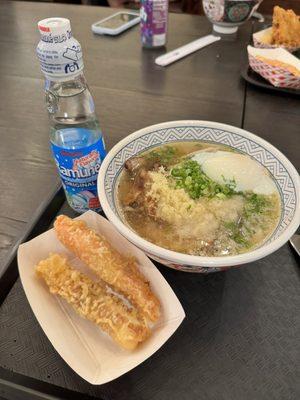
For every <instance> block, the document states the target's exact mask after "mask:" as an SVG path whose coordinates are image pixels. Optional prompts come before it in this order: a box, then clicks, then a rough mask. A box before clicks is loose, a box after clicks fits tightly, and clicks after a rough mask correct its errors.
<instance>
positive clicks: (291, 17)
mask: <svg viewBox="0 0 300 400" xmlns="http://www.w3.org/2000/svg"><path fill="white" fill-rule="evenodd" d="M272 44H275V45H281V46H286V47H300V17H299V16H298V15H296V14H295V13H294V11H293V10H284V9H283V8H281V7H279V6H275V7H274V10H273V26H272Z"/></svg>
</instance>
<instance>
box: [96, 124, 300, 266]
mask: <svg viewBox="0 0 300 400" xmlns="http://www.w3.org/2000/svg"><path fill="white" fill-rule="evenodd" d="M191 141H202V142H206V143H209V144H223V145H225V146H227V147H228V148H230V149H234V150H236V151H238V152H240V153H242V154H246V155H248V156H250V157H251V158H253V159H254V160H256V161H257V162H258V163H260V164H261V165H263V166H264V167H265V168H267V170H268V171H269V173H270V175H271V177H272V178H273V180H274V182H275V184H276V186H277V189H278V192H279V194H280V199H281V213H280V214H281V215H280V218H279V222H278V224H277V227H276V229H275V230H274V231H273V233H272V234H271V235H270V236H269V237H268V238H267V239H266V240H265V242H263V243H262V245H261V246H260V247H258V248H255V249H254V250H251V251H249V252H246V253H243V254H238V255H232V256H220V257H202V256H194V255H188V254H183V253H178V252H175V251H171V250H168V249H165V248H162V247H160V246H157V245H155V244H153V243H151V242H149V241H147V240H146V239H144V238H142V237H141V236H139V235H138V234H137V233H136V232H134V231H133V230H132V229H131V228H130V227H129V226H128V225H127V224H126V223H125V222H124V219H123V217H122V213H121V210H120V209H119V207H118V199H117V189H118V183H119V178H120V174H121V173H122V171H123V169H124V163H125V162H126V161H127V160H128V159H130V158H131V157H133V156H137V155H140V154H141V153H143V152H144V151H147V150H149V149H153V148H155V147H158V146H160V145H162V144H166V143H170V144H171V143H173V144H174V143H176V142H191ZM98 195H99V198H100V201H101V205H102V208H103V211H104V212H105V214H106V216H107V218H108V219H109V220H110V221H111V222H112V224H113V225H114V226H115V227H116V228H117V230H118V231H119V232H120V233H121V234H122V235H123V236H125V237H126V238H127V239H128V240H129V241H130V242H132V243H133V244H135V245H136V246H137V247H139V248H140V249H141V250H143V251H144V252H145V253H146V254H147V255H148V256H149V257H150V258H152V259H153V260H155V261H158V262H160V263H161V264H164V265H166V266H167V267H171V268H174V269H177V270H181V271H187V272H198V273H210V272H217V271H223V270H226V269H229V268H231V267H233V266H239V265H242V264H247V263H249V262H253V261H255V260H258V259H260V258H263V257H265V256H267V255H269V254H271V253H273V252H274V251H275V250H277V249H279V248H280V247H281V246H282V245H284V244H285V243H286V242H287V241H288V240H289V238H290V237H291V236H292V235H293V234H294V232H295V231H296V229H297V227H298V224H299V219H300V206H299V203H300V179H299V175H298V173H297V171H296V169H295V168H294V167H293V165H292V164H291V163H290V161H289V160H288V159H287V158H286V157H285V156H284V155H283V154H282V153H281V152H280V151H279V150H277V149H276V148H275V147H274V146H272V145H271V144H270V143H268V142H266V141H265V140H263V139H261V138H260V137H258V136H256V135H254V134H252V133H250V132H248V131H245V130H243V129H240V128H236V127H233V126H230V125H225V124H220V123H216V122H208V121H175V122H166V123H162V124H158V125H153V126H149V127H147V128H144V129H141V130H139V131H137V132H134V133H132V134H131V135H129V136H127V137H126V138H124V139H123V140H121V141H120V142H119V143H118V144H116V145H115V146H114V147H113V148H112V149H111V150H110V151H109V153H108V154H107V156H106V158H105V159H104V161H103V164H102V166H101V168H100V172H99V176H98Z"/></svg>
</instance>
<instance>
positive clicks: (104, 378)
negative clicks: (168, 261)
mask: <svg viewBox="0 0 300 400" xmlns="http://www.w3.org/2000/svg"><path fill="white" fill-rule="evenodd" d="M76 219H80V220H83V221H85V222H86V223H87V224H88V226H89V227H90V228H92V229H94V230H95V231H97V232H99V233H101V234H103V235H104V236H105V237H106V238H107V239H108V240H109V241H110V243H111V244H112V246H113V247H115V248H116V249H117V250H118V251H120V252H121V253H124V254H130V255H133V256H134V257H135V258H136V260H137V263H138V265H139V267H140V269H141V271H142V273H143V274H144V275H145V277H146V278H147V279H148V280H149V282H150V285H151V288H152V290H153V291H154V292H155V294H156V295H157V297H158V298H159V300H160V303H161V308H162V316H161V319H160V320H159V321H158V322H157V323H156V324H155V325H154V326H153V328H152V335H151V337H150V338H149V339H147V340H146V341H145V342H144V343H143V344H141V345H140V346H139V347H138V348H137V349H136V350H134V351H127V350H123V349H121V348H120V347H119V346H118V345H117V344H115V343H114V342H113V340H112V339H111V338H110V337H109V336H108V335H107V334H105V333H104V332H102V331H101V329H100V328H99V327H97V326H96V325H95V324H93V323H92V322H90V321H88V320H86V319H83V318H81V317H80V316H79V315H78V314H76V312H75V311H74V310H73V309H72V307H71V306H70V305H69V304H67V303H66V302H65V301H64V300H63V299H61V298H59V297H58V296H54V295H52V294H50V292H49V290H48V288H47V287H46V284H45V283H44V282H43V281H42V280H41V279H39V278H38V277H37V276H36V274H35V271H34V266H35V265H36V264H37V263H38V262H39V261H40V260H42V259H44V258H47V257H48V255H49V253H51V252H52V253H53V252H58V253H62V254H65V255H66V256H67V257H68V259H69V261H71V263H72V264H73V265H74V266H75V267H76V268H78V269H80V270H82V271H85V272H87V273H88V270H87V268H86V267H85V266H84V264H83V263H82V262H81V261H80V260H79V259H77V258H76V257H75V256H74V255H72V254H71V253H70V252H69V251H68V250H67V249H66V248H65V247H64V246H63V245H62V244H61V243H60V242H59V240H58V239H57V238H56V234H55V232H54V230H53V229H51V230H49V231H47V232H45V233H43V234H42V235H39V236H37V237H36V238H34V239H32V240H30V241H29V242H27V243H24V244H22V245H21V246H20V247H19V250H18V265H19V273H20V278H21V282H22V285H23V288H24V290H25V293H26V296H27V299H28V301H29V303H30V306H31V308H32V310H33V312H34V314H35V316H36V318H37V320H38V322H39V324H40V326H41V327H42V329H43V330H44V332H45V334H46V335H47V337H48V339H49V340H50V342H51V343H52V345H53V347H54V348H55V349H56V351H57V352H58V353H59V354H60V356H61V357H62V358H63V359H64V360H65V361H66V363H67V364H68V365H69V366H70V367H71V368H72V369H73V370H74V371H75V372H76V373H77V374H78V375H80V376H81V377H82V378H84V379H85V380H87V381H88V382H90V383H92V384H103V383H106V382H109V381H111V380H113V379H115V378H117V377H119V376H121V375H123V374H124V373H126V372H128V371H130V370H131V369H132V368H134V367H136V366H137V365H139V364H140V363H142V362H143V361H145V360H146V359H147V358H148V357H150V356H151V355H152V354H153V353H155V352H156V351H157V350H158V349H159V348H160V347H161V346H162V345H163V344H164V343H165V342H166V341H167V340H168V339H169V338H170V336H172V334H173V333H174V332H175V331H176V329H177V328H178V327H179V325H180V324H181V322H182V321H183V319H184V317H185V313H184V310H183V308H182V306H181V304H180V302H179V300H178V299H177V297H176V295H175V294H174V292H173V291H172V289H171V287H170V286H169V285H168V283H167V282H166V280H165V279H164V278H163V276H162V275H161V273H160V272H159V271H158V269H157V268H156V267H155V266H154V264H153V263H152V262H151V261H150V260H149V258H148V257H146V255H145V254H144V253H143V252H142V251H140V250H139V249H138V248H136V247H135V246H134V245H133V244H131V243H130V242H128V241H127V239H125V238H124V237H123V236H121V235H120V234H119V233H118V232H117V230H116V229H115V228H114V227H113V225H112V224H111V223H110V222H109V221H107V220H106V219H105V218H103V217H101V216H100V215H98V214H96V213H94V212H92V211H88V212H87V213H85V214H83V215H81V216H80V217H78V218H76Z"/></svg>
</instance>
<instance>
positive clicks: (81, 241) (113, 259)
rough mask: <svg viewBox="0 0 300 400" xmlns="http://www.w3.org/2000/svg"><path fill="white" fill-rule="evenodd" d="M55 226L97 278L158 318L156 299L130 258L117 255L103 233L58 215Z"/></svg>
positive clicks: (70, 247)
mask: <svg viewBox="0 0 300 400" xmlns="http://www.w3.org/2000/svg"><path fill="white" fill-rule="evenodd" d="M54 228H55V231H56V234H57V237H58V239H59V240H60V241H61V242H62V244H63V245H64V246H66V247H67V248H68V249H69V250H70V251H72V252H73V253H74V254H75V255H76V256H77V257H78V258H79V259H80V260H81V261H83V262H84V263H85V264H86V265H87V266H88V267H89V268H90V269H91V270H92V271H94V272H95V273H96V274H97V276H98V277H99V278H100V279H102V280H103V281H104V282H106V283H107V284H108V285H110V286H111V287H112V288H113V289H115V290H116V291H119V292H120V293H122V294H124V296H126V297H127V298H128V299H129V300H130V302H131V303H132V304H133V305H134V306H136V307H137V308H138V309H139V310H140V312H141V313H142V314H143V315H144V316H145V317H146V318H147V319H148V320H150V321H152V322H155V321H157V320H158V318H159V316H160V304H159V301H158V299H157V298H156V296H155V295H154V294H153V292H152V291H151V288H150V285H149V283H148V282H147V281H146V279H145V277H144V276H143V275H142V274H141V273H140V272H139V270H138V267H137V265H136V262H135V261H134V259H133V258H132V257H131V258H130V257H125V256H123V255H122V254H120V253H119V252H118V251H117V250H115V249H114V248H113V247H112V246H111V245H110V243H109V242H108V241H107V240H106V239H105V238H104V237H103V236H102V235H100V234H97V233H96V232H95V231H93V230H92V229H90V228H89V227H88V226H87V225H86V223H85V222H83V221H78V220H77V221H75V220H72V219H71V218H69V217H67V216H65V215H60V216H59V217H57V219H56V221H55V223H54Z"/></svg>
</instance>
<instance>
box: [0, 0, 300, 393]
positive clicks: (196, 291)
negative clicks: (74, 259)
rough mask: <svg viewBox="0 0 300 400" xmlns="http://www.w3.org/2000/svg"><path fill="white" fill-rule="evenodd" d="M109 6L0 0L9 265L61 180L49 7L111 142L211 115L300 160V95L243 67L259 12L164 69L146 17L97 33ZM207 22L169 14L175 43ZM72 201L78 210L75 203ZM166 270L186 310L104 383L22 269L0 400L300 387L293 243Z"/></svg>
mask: <svg viewBox="0 0 300 400" xmlns="http://www.w3.org/2000/svg"><path fill="white" fill-rule="evenodd" d="M111 13H112V10H111V9H108V8H101V7H86V6H74V5H64V4H53V3H52V4H49V3H29V2H3V1H2V2H1V3H0V54H1V57H0V87H1V96H0V135H1V140H2V142H1V146H0V181H1V184H2V192H1V197H0V201H1V203H0V205H1V207H0V221H1V226H0V272H1V269H2V268H3V267H4V265H5V260H6V259H7V257H8V255H9V254H10V252H11V250H12V248H13V245H14V243H15V242H16V240H17V239H18V238H19V237H20V235H21V234H22V232H23V231H24V229H25V228H26V224H27V223H29V222H30V221H31V219H32V215H33V213H34V211H35V210H36V209H37V207H38V206H39V204H40V202H41V201H42V200H43V199H44V198H45V197H46V196H48V194H49V193H50V192H51V191H52V190H53V188H54V187H55V185H56V184H57V183H58V178H57V173H56V171H55V167H54V164H53V163H52V160H51V155H50V151H49V147H48V141H49V137H48V128H49V127H48V119H47V115H46V110H45V106H44V96H43V78H42V76H41V74H40V68H39V65H38V62H37V60H36V56H35V46H36V44H37V42H38V40H39V35H38V33H37V29H36V22H37V21H38V20H40V19H42V18H45V17H49V16H64V17H67V18H70V19H71V22H72V27H73V33H74V36H75V37H76V38H77V39H78V40H79V41H80V42H81V44H82V47H83V52H84V61H85V74H86V77H87V80H88V82H89V85H90V88H91V91H92V94H93V96H94V100H95V104H96V110H97V113H98V115H99V119H100V124H101V126H102V128H103V131H104V133H105V137H106V143H107V147H108V149H109V148H111V146H112V145H114V144H115V143H116V142H118V141H119V140H120V139H121V138H123V137H125V136H126V135H128V134H129V133H131V132H133V131H134V130H136V129H139V128H142V127H145V126H147V125H150V124H153V123H158V122H164V121H168V120H181V119H203V120H213V121H218V122H224V123H228V124H232V125H235V126H239V127H243V128H245V129H247V130H249V131H251V132H253V133H256V134H257V135H259V136H261V137H263V138H265V139H267V140H268V141H270V142H271V143H272V144H274V145H275V146H276V147H278V148H279V149H280V150H281V151H282V152H283V153H284V154H285V155H286V156H287V157H288V158H289V159H290V160H291V161H292V162H293V163H294V165H295V166H296V167H297V168H299V167H300V161H299V154H300V141H299V130H300V128H299V127H300V112H299V100H298V99H297V98H295V97H292V96H288V95H284V96H283V95H280V94H278V93H270V92H267V91H263V90H259V89H257V88H254V87H251V86H250V85H248V84H246V83H245V82H244V81H243V80H242V79H241V78H240V68H241V64H242V62H243V60H244V57H245V49H246V45H247V44H248V42H249V40H250V36H251V31H252V25H251V23H250V22H249V23H248V24H245V25H244V26H243V27H241V28H240V30H239V31H238V34H237V35H236V36H235V37H231V38H230V39H222V40H221V41H220V42H217V43H215V44H213V45H212V46H209V47H207V48H205V49H203V50H201V51H199V52H197V53H195V54H193V55H191V56H189V57H187V58H186V59H184V60H181V61H179V62H177V63H176V64H173V65H171V66H169V67H167V68H166V69H163V68H160V67H157V66H155V64H154V59H155V57H157V55H159V54H161V53H162V52H164V51H165V50H164V49H162V50H155V51H145V50H142V48H141V46H140V42H139V34H138V28H137V27H135V28H133V29H131V30H129V31H128V32H126V33H124V34H123V35H121V36H119V37H116V38H110V37H99V36H94V35H93V34H92V33H91V30H90V25H91V24H92V23H93V22H95V21H96V20H99V19H101V18H103V17H105V16H107V15H109V14H111ZM210 30H211V26H210V24H209V23H208V21H207V20H206V19H205V18H204V17H199V16H188V15H171V16H170V26H169V41H168V45H167V49H168V50H170V49H173V48H175V47H178V46H180V45H182V44H184V43H187V42H189V41H191V40H194V39H196V38H198V37H200V36H202V35H205V34H208V33H209V32H210ZM64 212H67V213H69V214H70V210H69V209H68V207H67V206H65V207H64ZM158 268H159V269H160V271H161V272H162V273H163V275H164V277H165V278H166V279H167V281H168V282H169V283H170V285H171V286H172V288H173V289H174V291H175V293H176V294H177V296H178V298H179V300H180V301H181V302H182V305H183V307H184V309H185V312H186V319H185V320H184V322H183V324H182V325H181V326H180V328H179V329H178V331H177V332H176V333H175V334H174V335H173V336H172V338H171V339H170V340H169V341H168V342H167V343H166V344H165V345H164V346H163V347H162V348H161V349H160V350H159V351H158V352H157V353H156V354H154V355H153V356H152V357H151V358H149V359H148V360H147V361H145V362H144V363H143V364H142V365H140V366H138V367H137V368H135V369H134V370H133V371H131V372H129V373H127V374H125V375H124V376H122V377H120V378H119V379H116V380H115V381H113V382H111V383H108V384H105V385H102V386H92V385H90V384H88V383H86V382H85V381H84V380H82V379H81V378H80V377H78V376H77V375H76V374H75V373H74V372H73V371H72V370H71V369H70V368H69V367H68V366H67V365H66V364H65V363H64V361H63V360H62V359H61V358H60V357H59V355H58V354H57V353H56V352H55V350H54V349H53V347H52V346H51V344H50V343H49V341H48V340H47V338H46V336H45V335H44V333H43V331H42V330H41V328H40V327H39V325H38V323H37V321H36V320H35V317H34V316H33V314H32V312H31V309H30V307H29V304H28V303H27V300H26V297H25V294H24V292H23V289H22V286H21V283H20V281H19V280H17V281H16V283H15V284H14V286H13V288H12V289H11V291H10V293H9V295H8V296H7V298H6V300H5V301H4V303H3V304H2V306H1V307H0V398H1V396H2V397H6V398H10V399H14V400H15V399H19V398H20V399H22V400H26V399H27V398H28V399H35V398H45V399H46V398H49V399H50V398H51V399H54V398H70V399H75V398H78V399H85V398H97V399H107V400H114V399H116V400H121V399H133V400H135V399H141V400H142V399H143V400H148V399H158V400H161V399H162V400H163V399H169V398H171V399H174V400H177V399H178V400H179V399H180V400H185V399H189V400H194V399H205V400H206V399H207V400H210V399H213V400H219V399H221V400H222V399H226V400H227V399H228V400H235V399H239V400H240V399H246V400H248V399H249V400H253V399H266V400H269V399H275V400H276V399H278V400H290V399H298V398H299V397H300V375H299V371H300V341H299V332H300V318H299V309H300V276H299V263H298V259H297V258H296V256H295V254H294V253H293V252H292V250H291V248H290V247H289V245H288V244H286V245H285V246H283V247H282V248H281V249H280V250H278V251H277V252H275V253H274V254H272V255H270V256H268V257H266V258H264V259H262V260H260V261H258V262H255V263H252V264H249V265H247V266H243V267H242V268H238V269H232V270H230V271H227V272H225V273H218V274H211V275H208V276H203V275H197V274H186V273H180V272H178V271H173V270H169V269H167V268H166V267H161V266H158ZM0 290H1V288H0ZM14 380H15V386H14V388H12V382H13V381H14ZM7 382H10V384H9V385H8V384H7ZM29 388H31V389H32V388H34V390H35V391H34V392H33V391H31V392H30V391H29ZM20 393H21V394H20Z"/></svg>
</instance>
